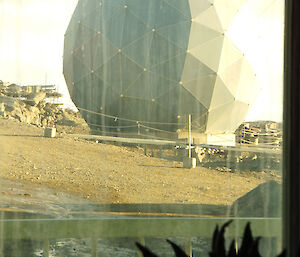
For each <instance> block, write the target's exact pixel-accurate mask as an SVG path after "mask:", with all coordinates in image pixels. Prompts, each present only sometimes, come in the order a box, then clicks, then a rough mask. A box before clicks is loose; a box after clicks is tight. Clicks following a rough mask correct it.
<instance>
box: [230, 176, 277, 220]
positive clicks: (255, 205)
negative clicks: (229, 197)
mask: <svg viewBox="0 0 300 257" xmlns="http://www.w3.org/2000/svg"><path fill="white" fill-rule="evenodd" d="M281 187H282V186H281V185H280V184H279V183H277V182H275V181H274V180H270V181H267V182H265V183H262V184H260V185H258V186H257V187H256V188H254V189H253V190H251V191H249V192H248V193H247V194H245V195H243V196H242V197H240V198H238V199H237V200H236V201H235V202H234V203H233V204H232V206H231V211H230V212H231V213H230V214H231V215H233V216H236V217H280V216H281V204H282V193H281V192H282V188H281Z"/></svg>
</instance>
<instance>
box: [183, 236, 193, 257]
mask: <svg viewBox="0 0 300 257" xmlns="http://www.w3.org/2000/svg"><path fill="white" fill-rule="evenodd" d="M184 251H185V253H186V255H187V256H189V257H192V256H193V249H192V239H191V238H185V240H184Z"/></svg>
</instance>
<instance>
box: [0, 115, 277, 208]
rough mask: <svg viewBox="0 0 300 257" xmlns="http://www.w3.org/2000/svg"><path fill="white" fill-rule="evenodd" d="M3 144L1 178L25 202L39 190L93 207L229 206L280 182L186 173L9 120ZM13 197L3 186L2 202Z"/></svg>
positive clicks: (265, 175)
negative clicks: (19, 188) (50, 135)
mask: <svg viewBox="0 0 300 257" xmlns="http://www.w3.org/2000/svg"><path fill="white" fill-rule="evenodd" d="M79 130H80V128H78V127H77V128H75V129H74V133H76V132H78V131H79ZM58 131H60V132H63V131H64V130H63V127H60V128H58ZM82 131H83V132H84V130H82ZM70 132H72V129H70V128H69V129H68V133H70ZM0 144H1V155H0V158H1V166H0V169H1V172H0V178H1V179H5V180H9V181H14V182H17V183H18V184H22V185H26V186H25V187H24V186H23V189H22V190H23V191H22V194H21V195H19V197H23V198H26V199H30V198H32V199H33V198H34V195H35V194H34V193H33V192H32V191H34V188H37V187H38V188H49V189H51V190H53V192H56V193H57V194H59V193H67V194H70V195H73V196H74V197H80V198H83V199H88V201H91V202H94V203H197V204H214V205H231V204H232V203H233V202H234V201H235V200H236V199H237V198H239V197H240V196H242V195H244V194H245V193H247V192H248V191H250V190H251V189H253V188H254V187H256V186H257V185H259V184H260V183H263V182H265V181H267V180H269V179H275V180H280V177H279V176H278V175H275V174H274V173H272V172H259V173H258V172H240V173H230V172H221V171H218V170H214V169H208V168H204V167H197V168H196V169H184V168H182V163H181V162H176V161H169V160H165V159H160V158H154V157H150V156H145V155H144V153H143V151H142V149H139V148H134V147H131V148H129V147H122V146H115V145H110V144H103V143H96V142H92V141H86V140H81V139H74V138H71V137H69V136H68V135H67V134H65V133H58V137H56V138H45V137H43V129H41V128H38V127H34V126H31V125H27V124H23V123H21V122H18V121H15V120H10V119H0ZM10 193H11V192H9V189H8V188H5V187H2V190H0V199H1V197H2V198H3V196H8V195H9V194H10ZM45 197H46V196H45ZM33 200H34V199H33Z"/></svg>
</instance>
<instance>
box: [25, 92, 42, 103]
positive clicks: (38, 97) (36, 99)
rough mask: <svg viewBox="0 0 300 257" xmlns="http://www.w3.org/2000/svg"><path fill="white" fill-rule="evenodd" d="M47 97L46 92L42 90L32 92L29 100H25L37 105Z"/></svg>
mask: <svg viewBox="0 0 300 257" xmlns="http://www.w3.org/2000/svg"><path fill="white" fill-rule="evenodd" d="M45 98H46V92H44V91H40V92H38V93H32V94H30V95H29V96H28V97H27V100H25V102H26V103H27V104H29V105H32V106H36V105H38V104H39V103H40V102H41V101H43V100H44V99H45Z"/></svg>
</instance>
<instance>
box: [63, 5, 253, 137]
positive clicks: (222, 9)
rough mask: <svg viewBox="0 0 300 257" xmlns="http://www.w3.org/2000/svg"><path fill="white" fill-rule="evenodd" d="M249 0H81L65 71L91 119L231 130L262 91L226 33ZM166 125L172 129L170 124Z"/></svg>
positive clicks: (67, 46) (68, 39)
mask: <svg viewBox="0 0 300 257" xmlns="http://www.w3.org/2000/svg"><path fill="white" fill-rule="evenodd" d="M243 2H244V0H234V1H228V0H149V1H141V0H79V2H78V5H77V7H76V10H75V12H74V14H73V16H72V19H71V21H70V24H69V26H68V29H67V31H66V34H65V46H64V76H65V80H66V83H67V86H68V89H69V92H70V95H71V98H72V100H73V102H74V103H75V105H76V106H77V107H78V108H79V110H80V111H81V113H82V115H83V117H84V118H85V120H86V121H87V123H89V124H94V125H95V124H98V125H100V126H103V127H114V126H122V125H123V126H125V125H128V126H130V125H133V124H134V123H136V122H137V123H139V124H147V125H148V126H149V127H154V128H164V129H167V130H176V129H178V128H182V127H184V126H185V124H186V119H187V115H188V114H191V115H192V120H193V130H198V131H200V132H205V133H224V132H233V131H234V130H235V129H236V128H237V127H238V126H239V125H240V123H241V122H242V121H244V119H245V117H246V115H247V112H248V109H249V105H250V104H251V103H252V102H253V101H254V98H255V95H256V93H257V87H256V85H255V74H254V72H253V71H252V69H251V67H250V65H249V63H248V61H247V60H246V58H245V56H244V55H243V54H242V53H241V52H240V51H239V50H238V49H237V48H236V47H235V45H234V44H233V43H232V42H231V41H230V40H229V39H228V37H227V36H226V29H227V28H228V26H229V25H230V22H231V21H232V19H233V17H234V15H235V13H236V11H237V10H238V8H239V7H240V6H241V4H243ZM165 125H167V127H166V126H165Z"/></svg>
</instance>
